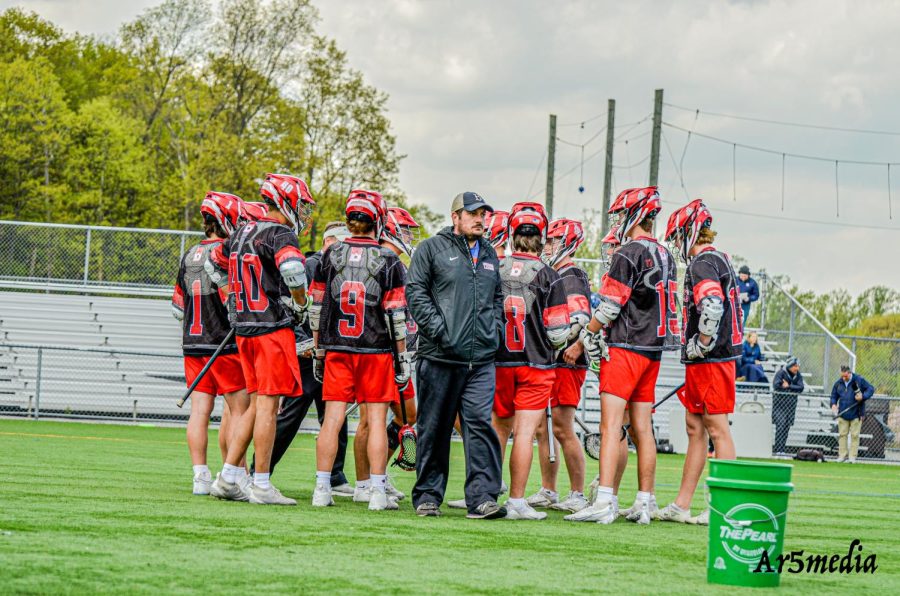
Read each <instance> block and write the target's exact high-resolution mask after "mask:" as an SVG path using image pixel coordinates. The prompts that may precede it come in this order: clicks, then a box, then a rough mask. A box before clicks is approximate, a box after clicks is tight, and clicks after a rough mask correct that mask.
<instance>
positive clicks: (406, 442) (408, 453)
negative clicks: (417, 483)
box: [388, 313, 416, 472]
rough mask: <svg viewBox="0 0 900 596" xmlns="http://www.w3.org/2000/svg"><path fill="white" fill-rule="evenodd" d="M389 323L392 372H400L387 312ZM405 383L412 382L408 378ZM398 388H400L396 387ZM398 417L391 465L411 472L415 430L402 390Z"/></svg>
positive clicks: (413, 457)
mask: <svg viewBox="0 0 900 596" xmlns="http://www.w3.org/2000/svg"><path fill="white" fill-rule="evenodd" d="M388 319H389V323H390V324H389V325H388V335H389V336H390V341H391V354H392V355H393V357H394V372H400V354H398V353H397V339H396V336H395V335H394V315H393V313H390V314H388ZM407 383H412V380H408V381H407ZM398 389H401V388H399V387H398ZM400 417H401V419H402V420H403V426H401V427H400V431H399V432H398V433H397V437H398V439H399V443H400V449H398V450H397V457H396V458H395V459H394V463H392V464H391V465H392V466H397V467H398V468H400V469H401V470H404V471H406V472H412V471H414V470H415V469H416V430H415V429H414V428H413V427H411V426H410V425H409V423H408V422H407V420H406V400H405V399H403V393H402V390H401V391H400Z"/></svg>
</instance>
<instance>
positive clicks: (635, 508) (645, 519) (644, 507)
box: [625, 500, 650, 526]
mask: <svg viewBox="0 0 900 596" xmlns="http://www.w3.org/2000/svg"><path fill="white" fill-rule="evenodd" d="M625 519H627V520H628V521H630V522H634V523H636V524H638V525H641V526H646V525H649V524H650V502H649V500H648V501H646V502H644V501H637V500H636V501H635V502H634V505H632V506H631V508H630V509H629V513H628V515H626V516H625Z"/></svg>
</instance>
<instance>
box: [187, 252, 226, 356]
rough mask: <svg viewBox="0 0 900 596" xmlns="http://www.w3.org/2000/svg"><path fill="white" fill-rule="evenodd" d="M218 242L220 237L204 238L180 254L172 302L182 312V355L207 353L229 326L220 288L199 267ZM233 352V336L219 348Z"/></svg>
mask: <svg viewBox="0 0 900 596" xmlns="http://www.w3.org/2000/svg"><path fill="white" fill-rule="evenodd" d="M221 244H222V241H221V240H215V239H208V240H204V241H202V242H201V243H200V244H198V245H196V246H192V247H191V248H189V249H188V250H187V252H185V253H184V255H183V256H182V257H181V265H180V267H179V268H178V278H177V279H176V280H175V290H174V292H173V293H172V305H173V306H175V308H177V309H179V310H181V311H183V312H184V317H183V318H182V320H181V323H182V335H181V345H182V349H183V350H184V355H185V356H209V355H210V354H212V353H213V352H215V351H216V348H218V347H219V345H220V344H221V343H222V342H223V341H224V340H225V336H227V335H228V332H229V331H230V330H231V325H230V324H229V323H228V310H227V309H226V308H225V304H224V303H223V300H224V298H225V295H224V292H222V291H221V290H220V289H219V288H218V287H217V286H216V284H214V283H213V282H212V280H211V279H210V278H209V275H207V273H206V271H205V270H204V269H203V265H204V263H206V259H207V258H208V257H209V254H210V252H212V250H213V249H215V248H217V247H219V246H221ZM236 352H237V343H236V342H235V340H234V339H232V340H231V342H229V343H228V344H226V345H225V347H224V348H223V349H222V353H223V354H234V353H236Z"/></svg>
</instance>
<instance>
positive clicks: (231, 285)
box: [210, 217, 304, 336]
mask: <svg viewBox="0 0 900 596" xmlns="http://www.w3.org/2000/svg"><path fill="white" fill-rule="evenodd" d="M293 259H297V260H300V261H301V262H304V258H303V253H301V252H300V244H299V243H298V242H297V234H296V233H294V231H293V230H292V229H291V228H289V227H287V226H286V225H283V224H281V223H278V222H277V221H276V220H274V219H269V218H267V217H264V218H261V219H260V220H258V221H252V222H249V223H247V224H246V225H244V226H243V227H241V228H239V229H237V230H235V232H234V233H233V234H231V236H229V238H228V240H226V241H224V242H223V243H222V245H221V248H220V249H216V250H214V251H212V252H211V253H210V260H211V261H212V262H213V264H214V265H215V266H216V267H218V268H219V269H222V270H226V271H228V290H229V291H228V310H229V312H230V313H231V316H232V317H233V318H232V326H233V327H234V331H235V333H236V334H237V335H242V336H251V335H264V334H266V333H272V332H273V331H277V330H278V329H283V328H285V327H291V326H292V325H293V321H294V317H293V313H292V312H291V310H290V307H288V306H287V305H285V304H284V303H283V302H282V300H281V299H282V298H283V297H290V296H291V292H290V290H289V289H288V287H287V284H285V283H284V279H282V277H281V273H280V272H279V270H278V268H279V266H280V265H281V264H282V263H284V262H285V261H288V260H293Z"/></svg>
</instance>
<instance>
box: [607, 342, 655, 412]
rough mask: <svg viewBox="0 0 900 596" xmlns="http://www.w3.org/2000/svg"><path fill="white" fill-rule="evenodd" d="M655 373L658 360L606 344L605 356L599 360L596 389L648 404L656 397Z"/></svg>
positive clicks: (627, 399)
mask: <svg viewBox="0 0 900 596" xmlns="http://www.w3.org/2000/svg"><path fill="white" fill-rule="evenodd" d="M658 376H659V360H650V359H649V358H647V357H646V356H641V355H640V354H638V353H637V352H632V351H631V350H626V349H624V348H610V349H609V360H608V361H606V360H601V361H600V393H610V394H612V395H615V396H616V397H621V398H622V399H624V400H625V401H633V402H644V401H648V402H650V403H651V404H652V403H653V401H654V400H655V399H656V377H658Z"/></svg>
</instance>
